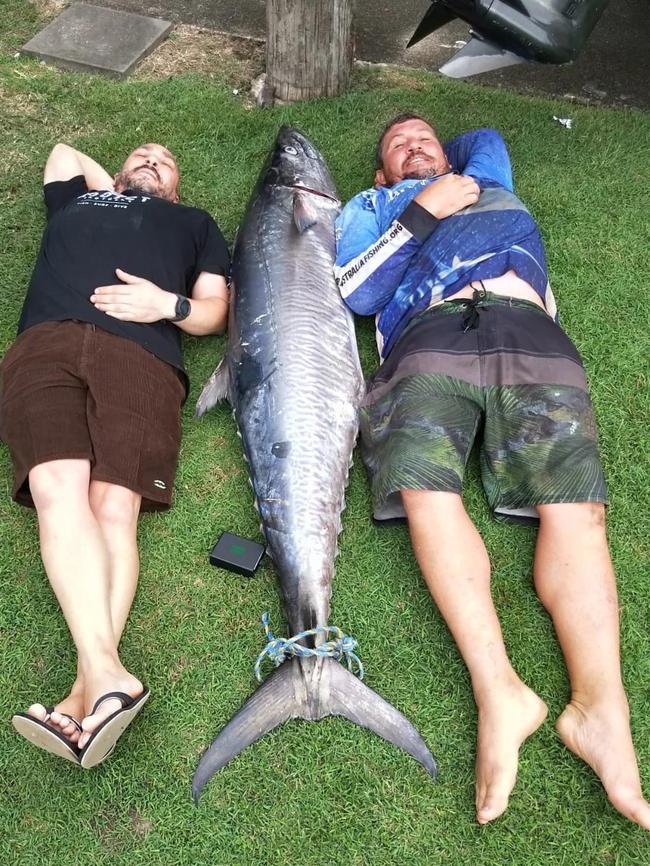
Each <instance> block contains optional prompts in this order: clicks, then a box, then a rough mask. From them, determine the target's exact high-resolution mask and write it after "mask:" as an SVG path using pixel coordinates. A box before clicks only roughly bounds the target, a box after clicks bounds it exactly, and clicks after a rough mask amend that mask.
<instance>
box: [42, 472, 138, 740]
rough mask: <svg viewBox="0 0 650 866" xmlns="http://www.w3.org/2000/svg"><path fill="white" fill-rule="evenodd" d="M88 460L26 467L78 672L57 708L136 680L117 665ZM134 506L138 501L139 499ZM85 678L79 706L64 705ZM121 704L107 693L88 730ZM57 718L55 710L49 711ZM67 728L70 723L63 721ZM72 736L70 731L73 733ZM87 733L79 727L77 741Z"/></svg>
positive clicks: (134, 690)
mask: <svg viewBox="0 0 650 866" xmlns="http://www.w3.org/2000/svg"><path fill="white" fill-rule="evenodd" d="M89 476H90V466H89V463H88V461H87V460H55V461H51V462H48V463H42V464H40V465H39V466H36V467H35V468H34V469H32V471H31V472H30V475H29V481H30V488H31V491H32V496H33V498H34V504H35V505H36V510H37V513H38V520H39V531H40V540H41V555H42V558H43V564H44V566H45V570H46V572H47V575H48V578H49V580H50V584H51V586H52V589H53V590H54V593H55V595H56V597H57V599H58V601H59V604H60V605H61V609H62V611H63V615H64V617H65V619H66V622H67V624H68V628H69V629H70V632H71V634H72V638H73V640H74V643H75V646H76V648H77V653H78V676H77V681H76V683H75V686H74V687H73V693H71V695H70V697H69V699H67V700H66V701H64V702H62V703H61V704H59V705H58V707H57V709H58V710H60V711H63V712H70V714H71V715H73V714H74V715H78V714H81V715H86V714H87V713H88V712H89V710H90V708H91V707H92V705H93V703H94V702H95V700H96V699H97V698H98V697H99V696H100V695H101V694H104V693H106V692H108V691H118V690H119V691H123V692H126V693H127V694H130V695H133V696H135V695H138V694H139V693H140V692H141V691H142V685H141V684H140V683H139V681H138V680H137V679H136V678H135V677H134V676H132V675H131V674H130V673H129V672H128V671H127V670H126V668H124V666H123V665H122V663H121V661H120V659H119V656H118V653H117V639H116V637H115V632H114V627H113V621H112V618H111V609H110V564H109V554H108V550H107V547H106V543H105V540H104V535H103V532H102V530H101V528H100V526H99V523H98V522H97V519H96V518H95V515H94V514H93V512H92V510H91V508H90V504H89V500H88V496H89V482H90V478H89ZM138 507H139V503H138ZM81 684H83V702H82V706H80V707H79V710H77V712H75V713H73V712H72V711H71V710H70V709H68V704H69V703H72V701H70V698H72V696H73V694H74V702H75V703H77V704H79V699H78V695H79V692H80V686H81ZM119 706H120V704H119V702H117V701H109V702H106V704H104V705H102V707H101V710H100V712H101V716H100V712H98V713H97V714H96V715H94V716H92V717H91V718H90V723H89V722H88V721H86V720H84V729H88V730H89V731H90V730H93V729H94V727H95V726H96V725H97V724H99V721H100V720H101V719H102V718H105V717H106V716H107V715H109V714H110V713H112V712H114V710H116V709H117V708H118V707H119ZM54 718H56V717H54ZM62 729H63V730H65V731H66V732H67V731H68V730H69V728H68V727H66V726H65V724H64V725H63V728H62ZM71 739H73V741H74V739H76V736H75V735H74V734H72V733H71ZM87 739H88V735H87V734H82V735H81V737H80V738H79V740H78V743H79V745H80V746H83V745H84V743H85V741H86V740H87Z"/></svg>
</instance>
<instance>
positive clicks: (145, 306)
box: [90, 268, 228, 337]
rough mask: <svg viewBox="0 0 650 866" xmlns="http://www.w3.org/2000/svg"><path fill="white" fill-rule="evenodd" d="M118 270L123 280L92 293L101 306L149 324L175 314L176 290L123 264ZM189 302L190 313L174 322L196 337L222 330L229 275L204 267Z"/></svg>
mask: <svg viewBox="0 0 650 866" xmlns="http://www.w3.org/2000/svg"><path fill="white" fill-rule="evenodd" d="M115 273H116V275H117V277H118V278H119V279H120V280H121V282H120V283H116V284H114V285H110V286H98V287H97V288H96V289H95V291H94V292H93V294H92V295H91V296H90V300H91V302H92V303H93V304H94V305H95V306H96V307H97V309H98V310H102V311H103V312H104V313H106V315H107V316H112V317H113V318H114V319H121V320H122V321H123V322H140V323H143V324H148V323H151V322H159V321H161V320H162V319H167V320H168V321H171V320H172V319H173V318H174V314H175V312H176V301H177V299H178V296H177V295H176V294H174V293H173V292H168V291H166V290H165V289H161V288H160V287H159V286H157V285H156V284H155V283H152V282H151V280H145V279H143V278H142V277H137V276H134V275H133V274H127V273H126V271H123V270H121V269H120V268H117V269H116V270H115ZM190 304H191V312H190V314H189V316H188V317H187V318H186V319H183V321H182V322H174V324H175V325H176V326H177V327H178V328H180V329H181V330H182V331H185V333H186V334H192V335H194V336H196V337H201V336H204V335H205V334H220V333H223V331H224V329H225V327H226V320H227V316H228V286H227V284H226V278H225V277H223V276H221V275H220V274H211V273H208V271H202V272H201V273H200V274H199V276H198V277H197V279H196V282H195V283H194V286H193V287H192V297H191V300H190Z"/></svg>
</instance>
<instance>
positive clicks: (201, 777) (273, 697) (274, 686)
mask: <svg viewBox="0 0 650 866" xmlns="http://www.w3.org/2000/svg"><path fill="white" fill-rule="evenodd" d="M292 674H293V665H292V664H291V663H285V664H283V665H281V666H280V667H279V668H278V669H277V670H275V671H273V673H272V674H270V675H269V676H268V677H267V678H266V679H265V680H264V682H263V683H262V685H261V686H259V687H258V688H257V689H255V691H254V692H253V694H252V695H251V696H250V697H249V698H248V700H247V701H246V702H245V703H244V705H243V706H242V708H241V709H240V710H239V712H238V713H236V714H235V715H234V716H233V717H232V719H231V720H230V721H229V722H228V723H227V725H226V726H225V727H224V728H222V730H221V731H220V732H219V733H218V734H217V736H216V738H215V739H214V740H213V742H212V745H211V746H210V747H209V748H208V749H206V751H205V752H204V753H203V755H202V756H201V760H200V761H199V765H198V767H197V768H196V770H195V771H194V776H193V777H192V796H193V797H194V802H195V803H198V801H199V797H200V796H201V791H202V790H203V787H204V785H205V784H206V783H207V782H209V781H210V779H211V778H212V777H213V776H214V774H215V773H217V772H218V771H219V770H220V769H221V768H222V767H225V766H226V764H227V763H228V762H229V761H231V760H232V759H233V758H235V757H236V756H237V755H238V754H239V753H240V752H243V750H244V749H245V748H246V746H250V745H251V743H254V742H255V741H256V740H259V739H260V737H263V736H264V734H267V733H268V732H269V731H272V730H273V728H276V727H277V726H278V725H280V724H282V722H286V721H287V719H290V718H292V716H293V715H294V710H295V708H294V707H293V706H292V704H293V702H294V688H293V684H292Z"/></svg>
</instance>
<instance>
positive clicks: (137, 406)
mask: <svg viewBox="0 0 650 866" xmlns="http://www.w3.org/2000/svg"><path fill="white" fill-rule="evenodd" d="M184 398H185V387H184V384H183V383H182V382H181V380H180V377H179V373H178V372H177V371H176V369H175V368H174V367H172V366H170V365H169V364H167V363H165V362H164V361H161V360H160V359H159V358H157V357H155V356H154V355H152V354H151V353H150V352H148V351H147V350H146V349H144V348H142V346H140V345H138V344H137V343H135V342H133V341H132V340H129V339H126V338H125V337H119V336H116V335H115V334H110V333H109V332H108V331H104V330H102V329H101V328H98V327H96V326H94V325H92V324H88V323H86V322H78V321H73V320H67V321H63V322H44V323H42V324H40V325H34V326H33V327H31V328H28V329H27V330H26V331H23V333H22V334H20V335H19V336H18V338H17V339H16V341H15V343H14V344H13V345H12V346H11V347H10V349H9V351H8V352H7V354H6V355H5V357H4V359H3V361H2V364H1V365H0V437H1V438H2V440H3V441H4V442H6V444H7V445H8V446H9V451H10V453H11V458H12V461H13V465H14V485H13V493H12V495H13V498H14V499H15V501H16V502H19V503H20V504H21V505H26V506H31V507H33V505H34V503H33V501H32V497H31V493H30V490H29V472H30V470H31V469H33V468H34V466H38V465H39V464H41V463H47V462H49V461H51V460H63V459H68V460H70V459H85V460H89V461H90V467H91V479H94V480H97V481H106V482H109V483H112V484H119V485H121V486H123V487H128V488H129V489H130V490H133V491H135V492H136V493H139V494H140V495H141V496H142V505H141V510H143V511H156V510H162V509H165V508H168V507H169V504H170V502H171V497H172V488H173V483H174V476H175V474H176V464H177V462H178V452H179V447H180V437H181V424H180V409H181V406H182V403H183V400H184Z"/></svg>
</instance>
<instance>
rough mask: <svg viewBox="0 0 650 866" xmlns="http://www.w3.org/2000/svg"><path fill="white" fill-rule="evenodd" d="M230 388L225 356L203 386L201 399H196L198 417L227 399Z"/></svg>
mask: <svg viewBox="0 0 650 866" xmlns="http://www.w3.org/2000/svg"><path fill="white" fill-rule="evenodd" d="M229 390H230V374H229V373H228V365H227V364H226V359H225V358H223V359H222V361H221V363H220V364H219V365H218V366H217V368H216V370H215V371H214V373H213V374H212V375H211V376H210V378H209V379H208V381H207V382H206V383H205V385H204V386H203V390H202V391H201V393H200V395H199V399H198V400H197V401H196V417H197V418H200V417H201V416H202V415H205V413H206V412H207V411H208V410H209V409H212V407H213V406H216V405H217V403H220V402H221V401H222V400H227V399H228V393H229Z"/></svg>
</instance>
